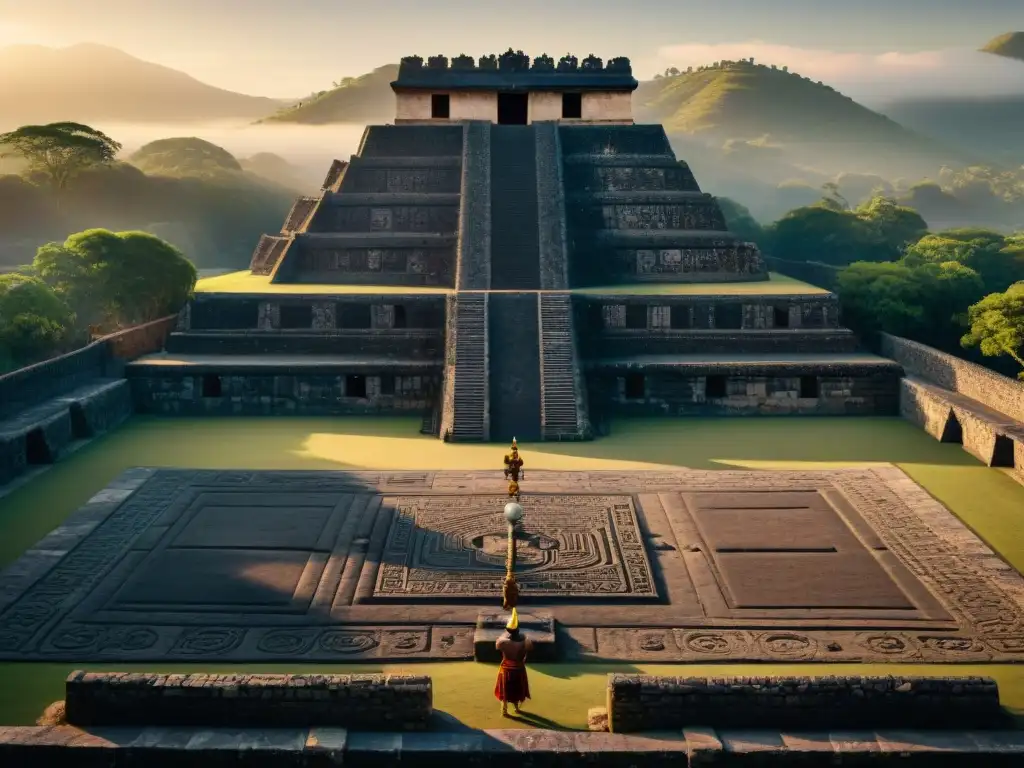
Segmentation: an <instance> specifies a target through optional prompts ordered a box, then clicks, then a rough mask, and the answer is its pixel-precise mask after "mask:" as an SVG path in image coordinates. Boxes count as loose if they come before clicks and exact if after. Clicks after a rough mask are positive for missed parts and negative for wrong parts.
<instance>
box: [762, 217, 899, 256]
mask: <svg viewBox="0 0 1024 768" xmlns="http://www.w3.org/2000/svg"><path fill="white" fill-rule="evenodd" d="M765 235H766V238H767V241H768V246H769V250H770V251H771V253H772V255H773V256H777V257H779V258H781V259H790V260H793V261H820V262H823V263H825V264H835V265H838V266H845V265H847V264H851V263H853V262H855V261H880V260H881V259H878V258H876V245H877V243H876V235H875V233H874V231H873V230H872V228H871V227H870V226H868V224H867V223H866V222H865V221H864V220H863V219H861V218H860V217H859V216H857V215H856V214H855V213H853V212H851V211H843V210H836V209H835V208H834V207H827V206H825V205H810V206H806V207H804V208H797V209H796V210H793V211H790V212H789V213H787V214H786V215H785V216H783V217H782V218H781V219H779V220H778V221H776V222H775V223H774V224H772V225H771V226H769V227H767V228H766V232H765Z"/></svg>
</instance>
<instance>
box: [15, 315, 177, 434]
mask: <svg viewBox="0 0 1024 768" xmlns="http://www.w3.org/2000/svg"><path fill="white" fill-rule="evenodd" d="M176 321H177V315H169V316H168V317H163V318H160V319H159V320H154V321H153V322H150V323H144V324H143V325H137V326H135V327H134V328H126V329H125V330H123V331H118V332H117V333H113V334H110V335H109V336H104V337H103V338H100V339H97V340H96V341H94V342H93V343H91V344H89V345H88V346H85V347H82V348H81V349H77V350H75V351H74V352H69V353H68V354H66V355H60V356H59V357H54V358H52V359H50V360H44V361H43V362H41V363H36V364H35V365H30V366H27V367H25V368H20V369H18V370H17V371H12V372H11V373H7V374H4V375H3V376H0V419H3V418H6V417H8V416H12V415H14V414H16V413H18V412H20V411H23V410H25V409H27V408H29V407H31V406H33V405H38V404H39V403H42V402H43V401H45V400H48V399H50V398H52V397H55V396H57V395H60V394H63V393H65V392H69V391H71V390H73V389H75V388H77V387H81V386H82V385H84V384H87V383H88V382H89V381H91V380H92V379H96V378H100V377H103V376H120V375H121V365H122V364H123V363H124V362H125V361H127V360H133V359H135V358H137V357H139V356H141V355H144V354H148V353H150V352H158V351H160V350H161V349H163V345H164V340H165V339H166V338H167V335H168V334H169V333H170V332H171V330H173V328H174V323H175V322H176Z"/></svg>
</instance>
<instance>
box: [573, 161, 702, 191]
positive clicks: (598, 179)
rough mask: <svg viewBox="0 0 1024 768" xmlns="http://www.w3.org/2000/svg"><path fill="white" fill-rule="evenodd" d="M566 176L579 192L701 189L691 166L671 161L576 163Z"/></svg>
mask: <svg viewBox="0 0 1024 768" xmlns="http://www.w3.org/2000/svg"><path fill="white" fill-rule="evenodd" d="M595 159H596V158H595ZM633 162H634V163H643V162H644V161H642V160H634V161H633ZM565 178H566V182H567V183H568V184H569V185H570V186H571V187H572V189H574V190H576V191H578V192H590V193H597V192H662V191H667V192H673V191H675V192H700V187H699V186H698V184H697V181H696V180H695V179H694V178H693V174H692V173H690V171H689V168H687V167H686V166H685V165H683V164H680V163H675V162H671V161H669V162H664V163H663V164H661V165H643V164H641V165H603V164H602V165H593V164H589V163H573V164H571V165H568V166H566V169H565Z"/></svg>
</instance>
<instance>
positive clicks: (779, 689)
mask: <svg viewBox="0 0 1024 768" xmlns="http://www.w3.org/2000/svg"><path fill="white" fill-rule="evenodd" d="M607 698H608V721H609V726H610V728H611V730H612V731H613V732H615V733H630V732H638V731H661V730H679V729H681V728H684V727H692V726H698V725H702V726H714V727H716V728H719V727H722V728H796V729H799V730H802V731H812V730H825V731H828V730H840V729H852V728H888V729H894V730H895V729H899V728H913V727H918V728H933V729H937V730H938V729H942V728H970V727H972V726H974V727H980V728H991V727H992V726H993V724H995V723H999V722H1000V721H1003V720H1004V716H1003V711H1002V709H1001V708H1000V706H999V689H998V686H997V685H996V681H995V680H993V679H991V678H987V677H933V678H925V677H904V676H899V675H897V676H892V677H831V676H830V677H749V678H748V677H740V678H736V677H721V678H705V677H653V676H648V675H622V674H614V675H609V678H608V691H607Z"/></svg>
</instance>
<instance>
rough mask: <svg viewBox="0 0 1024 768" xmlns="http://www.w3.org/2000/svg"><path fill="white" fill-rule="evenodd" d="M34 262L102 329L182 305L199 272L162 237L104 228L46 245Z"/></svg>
mask: <svg viewBox="0 0 1024 768" xmlns="http://www.w3.org/2000/svg"><path fill="white" fill-rule="evenodd" d="M33 267H34V268H35V270H36V272H37V273H38V274H39V276H40V277H42V278H43V280H45V281H46V282H47V283H48V284H49V285H50V286H51V287H52V288H53V289H54V291H55V292H56V293H57V295H59V296H61V297H63V298H64V299H65V300H66V301H67V302H68V304H69V305H70V306H71V307H73V308H74V309H75V310H76V311H77V312H78V313H79V317H80V318H81V319H82V320H83V321H84V322H86V323H88V324H89V325H90V326H91V327H94V328H96V329H102V330H110V329H112V328H116V327H121V326H125V325H131V324H135V323H142V322H146V321H148V320H155V319H156V318H158V317H162V316H165V315H168V314H171V313H173V312H176V311H178V310H179V309H180V308H181V307H182V305H183V304H184V303H185V301H186V300H187V299H188V297H189V295H190V294H191V292H192V289H193V288H194V287H195V283H196V277H197V275H196V269H195V267H194V266H193V265H192V262H190V261H189V260H188V259H186V258H185V257H184V256H183V255H182V254H181V252H180V251H179V250H178V249H177V248H175V247H174V246H173V245H171V244H170V243H167V242H165V241H164V240H161V239H160V238H159V237H155V236H154V235H151V234H149V233H146V232H110V231H109V230H105V229H90V230H86V231H85V232H79V233H78V234H75V235H71V237H69V238H68V239H67V240H66V241H65V242H64V243H63V244H58V243H48V244H46V245H44V246H42V247H41V248H40V249H39V251H38V252H37V254H36V258H35V261H34V262H33Z"/></svg>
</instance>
